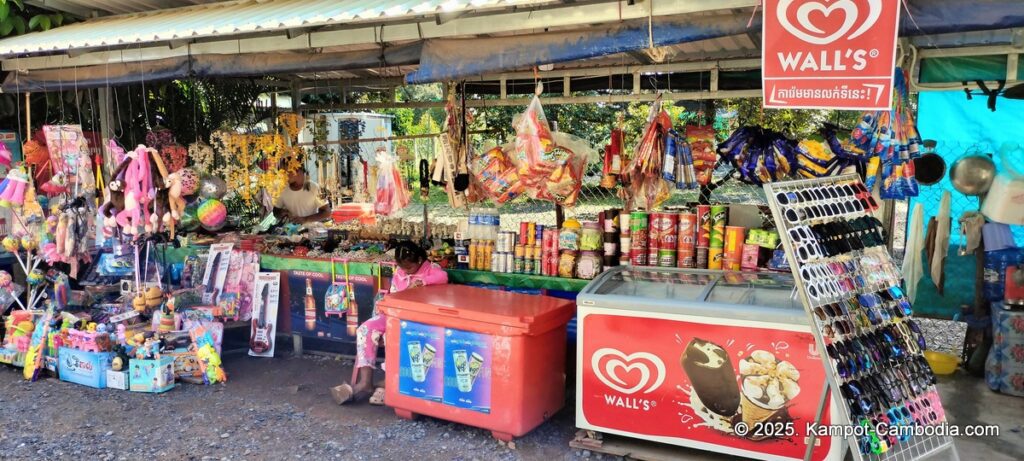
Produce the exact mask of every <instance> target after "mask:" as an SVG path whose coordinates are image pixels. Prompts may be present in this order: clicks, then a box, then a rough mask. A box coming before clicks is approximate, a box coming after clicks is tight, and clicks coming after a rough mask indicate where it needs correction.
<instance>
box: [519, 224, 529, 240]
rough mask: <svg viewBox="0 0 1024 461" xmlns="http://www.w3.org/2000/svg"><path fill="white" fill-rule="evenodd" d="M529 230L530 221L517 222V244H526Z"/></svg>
mask: <svg viewBox="0 0 1024 461" xmlns="http://www.w3.org/2000/svg"><path fill="white" fill-rule="evenodd" d="M529 232H530V223H528V222H525V221H524V222H521V223H519V242H518V243H519V245H526V244H527V240H528V235H529Z"/></svg>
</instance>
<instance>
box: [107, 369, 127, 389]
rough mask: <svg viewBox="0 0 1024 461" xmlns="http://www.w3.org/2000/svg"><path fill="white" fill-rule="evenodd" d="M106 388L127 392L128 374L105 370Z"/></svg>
mask: <svg viewBox="0 0 1024 461" xmlns="http://www.w3.org/2000/svg"><path fill="white" fill-rule="evenodd" d="M107 388H109V389H121V390H122V391H126V390H128V372H127V371H114V370H107Z"/></svg>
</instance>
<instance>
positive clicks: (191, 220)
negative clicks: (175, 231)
mask: <svg viewBox="0 0 1024 461" xmlns="http://www.w3.org/2000/svg"><path fill="white" fill-rule="evenodd" d="M199 203H200V202H199V201H198V200H197V201H195V202H194V203H191V204H189V205H188V206H187V207H185V212H184V213H182V215H181V222H179V223H178V228H179V229H181V231H182V232H192V231H194V230H196V229H199V217H198V216H197V214H198V213H199Z"/></svg>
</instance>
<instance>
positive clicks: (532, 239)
mask: <svg viewBox="0 0 1024 461" xmlns="http://www.w3.org/2000/svg"><path fill="white" fill-rule="evenodd" d="M536 244H537V223H532V222H531V223H528V224H527V227H526V245H536Z"/></svg>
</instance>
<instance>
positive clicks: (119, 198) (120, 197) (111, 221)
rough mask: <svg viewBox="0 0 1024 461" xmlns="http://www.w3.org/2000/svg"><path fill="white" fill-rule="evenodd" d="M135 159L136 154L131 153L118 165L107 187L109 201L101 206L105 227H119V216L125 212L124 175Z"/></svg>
mask: <svg viewBox="0 0 1024 461" xmlns="http://www.w3.org/2000/svg"><path fill="white" fill-rule="evenodd" d="M134 159H135V152H131V153H129V154H128V155H127V156H125V158H124V160H122V161H121V163H120V164H118V165H117V168H116V169H114V173H113V175H111V177H112V178H113V179H111V181H110V184H109V185H107V201H106V202H104V203H103V205H101V206H100V216H102V217H103V225H104V227H107V228H111V229H113V228H115V227H117V220H116V219H115V218H116V217H117V214H118V213H120V212H122V211H124V173H125V171H127V170H128V165H130V164H131V163H132V160H134Z"/></svg>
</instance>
